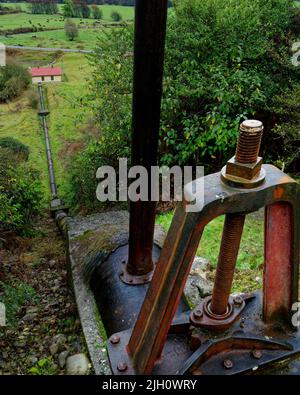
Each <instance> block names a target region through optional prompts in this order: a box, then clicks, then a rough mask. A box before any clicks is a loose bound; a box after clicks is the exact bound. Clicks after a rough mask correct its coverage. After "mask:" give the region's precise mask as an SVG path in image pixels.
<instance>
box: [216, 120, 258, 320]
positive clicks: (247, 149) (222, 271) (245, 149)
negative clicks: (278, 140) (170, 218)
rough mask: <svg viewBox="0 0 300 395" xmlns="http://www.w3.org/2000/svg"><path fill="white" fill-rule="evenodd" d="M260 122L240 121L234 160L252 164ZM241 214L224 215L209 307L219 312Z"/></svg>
mask: <svg viewBox="0 0 300 395" xmlns="http://www.w3.org/2000/svg"><path fill="white" fill-rule="evenodd" d="M263 129H264V128H263V124H262V122H260V121H256V120H247V121H244V122H243V123H242V124H241V126H240V135H239V139H238V143H237V148H236V154H235V160H236V161H237V162H239V163H242V164H252V163H255V162H256V161H257V159H258V154H259V149H260V144H261V138H262V133H263ZM245 217H246V216H245V215H244V214H227V215H226V217H225V223H224V229H223V236H222V242H221V248H220V253H219V260H218V266H217V272H216V278H215V283H214V289H213V295H212V300H211V304H210V310H211V312H212V313H213V314H215V315H219V316H222V315H224V314H226V311H227V309H228V301H229V297H230V292H231V286H232V281H233V276H234V270H235V266H236V260H237V256H238V252H239V248H240V242H241V237H242V233H243V227H244V223H245Z"/></svg>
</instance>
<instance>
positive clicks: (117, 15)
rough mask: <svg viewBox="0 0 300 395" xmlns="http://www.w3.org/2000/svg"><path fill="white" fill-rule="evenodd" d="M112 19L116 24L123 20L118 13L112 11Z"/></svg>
mask: <svg viewBox="0 0 300 395" xmlns="http://www.w3.org/2000/svg"><path fill="white" fill-rule="evenodd" d="M110 17H111V19H112V20H113V21H114V22H120V21H121V20H122V16H121V14H120V13H119V12H118V11H112V13H111V14H110Z"/></svg>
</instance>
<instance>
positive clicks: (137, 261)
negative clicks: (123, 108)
mask: <svg viewBox="0 0 300 395" xmlns="http://www.w3.org/2000/svg"><path fill="white" fill-rule="evenodd" d="M167 5H168V1H167V0H151V1H145V0H137V1H136V6H135V47H134V83H133V110H132V111H133V121H132V130H133V131H132V163H131V164H132V166H136V165H142V166H144V167H145V168H146V169H147V170H148V175H149V188H148V190H149V191H150V190H151V189H150V185H151V180H150V174H151V172H150V169H151V166H155V165H157V150H158V138H159V126H160V113H161V96H162V81H163V63H164V47H165V35H166V23H167ZM155 209H156V203H155V202H149V201H148V202H142V201H138V202H131V203H130V224H129V228H130V234H129V257H128V263H127V265H126V269H127V272H128V273H129V274H130V275H133V276H143V275H146V274H148V273H151V272H152V271H153V262H152V247H153V234H154V224H155Z"/></svg>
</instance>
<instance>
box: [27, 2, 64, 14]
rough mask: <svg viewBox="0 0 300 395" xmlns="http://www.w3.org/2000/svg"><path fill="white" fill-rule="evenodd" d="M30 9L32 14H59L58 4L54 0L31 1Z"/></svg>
mask: <svg viewBox="0 0 300 395" xmlns="http://www.w3.org/2000/svg"><path fill="white" fill-rule="evenodd" d="M30 10H31V13H32V14H49V15H53V14H57V13H58V8H57V4H56V3H55V2H54V1H53V0H48V1H41V0H38V1H33V0H31V2H30Z"/></svg>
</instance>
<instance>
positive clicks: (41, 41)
mask: <svg viewBox="0 0 300 395" xmlns="http://www.w3.org/2000/svg"><path fill="white" fill-rule="evenodd" d="M103 29H107V28H103ZM100 34H103V30H102V29H80V30H79V34H78V37H77V38H76V39H75V40H73V41H70V40H68V39H67V38H66V34H65V31H64V30H51V31H44V32H37V33H24V34H14V35H11V36H9V37H4V36H0V41H1V42H2V43H3V44H5V45H23V46H30V47H44V48H72V49H93V48H94V47H95V43H96V40H97V37H98V36H99V35H100Z"/></svg>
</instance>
